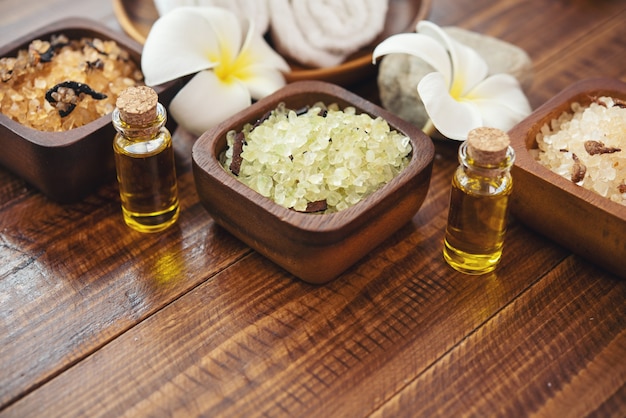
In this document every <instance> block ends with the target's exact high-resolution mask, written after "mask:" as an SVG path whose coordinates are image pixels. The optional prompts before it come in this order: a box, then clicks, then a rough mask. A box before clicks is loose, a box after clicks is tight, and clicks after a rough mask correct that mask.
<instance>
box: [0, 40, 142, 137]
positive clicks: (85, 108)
mask: <svg viewBox="0 0 626 418" xmlns="http://www.w3.org/2000/svg"><path fill="white" fill-rule="evenodd" d="M142 80H143V75H142V73H141V71H140V70H139V69H138V67H137V66H136V64H135V63H134V62H133V61H132V60H131V59H130V58H129V54H128V52H127V51H126V50H124V49H123V48H121V47H120V46H119V45H118V44H117V43H116V42H115V41H110V40H102V39H98V38H82V39H68V38H67V37H66V36H65V35H63V34H58V35H55V36H52V37H51V38H50V39H49V40H41V39H37V40H34V41H32V42H31V43H30V44H29V46H28V48H27V49H22V50H19V51H18V53H17V55H16V56H15V57H2V58H0V111H1V112H2V113H4V114H5V115H7V116H8V117H9V118H11V119H13V120H15V121H16V122H18V123H20V124H22V125H24V126H27V127H29V128H33V129H36V130H40V131H49V132H54V131H67V130H70V129H73V128H77V127H79V126H83V125H86V124H87V123H89V122H91V121H93V120H96V119H98V118H99V117H101V116H104V115H106V114H109V113H111V112H112V111H113V109H114V108H115V100H116V99H117V97H118V96H119V94H120V93H121V92H122V91H123V90H124V89H126V88H128V87H131V86H136V85H141V84H143V81H142Z"/></svg>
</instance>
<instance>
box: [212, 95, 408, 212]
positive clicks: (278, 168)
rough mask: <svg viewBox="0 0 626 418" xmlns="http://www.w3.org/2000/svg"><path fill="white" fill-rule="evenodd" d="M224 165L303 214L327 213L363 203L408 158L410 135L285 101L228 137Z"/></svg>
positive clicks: (375, 121) (350, 114)
mask: <svg viewBox="0 0 626 418" xmlns="http://www.w3.org/2000/svg"><path fill="white" fill-rule="evenodd" d="M227 144H228V149H227V150H226V153H225V158H224V159H223V161H222V164H223V166H224V168H225V169H227V170H228V171H229V172H231V173H232V174H233V175H235V176H236V177H237V178H238V179H239V180H240V181H241V182H243V183H244V184H246V185H247V186H249V187H250V188H252V189H253V190H255V191H257V192H258V193H259V194H261V195H263V196H265V197H269V198H270V199H272V200H273V201H274V202H276V203H277V204H279V205H281V206H283V207H286V208H289V209H294V210H296V211H299V212H315V213H330V212H337V211H340V210H343V209H346V208H348V207H350V206H353V205H355V204H356V203H358V202H360V201H361V200H363V199H364V198H365V197H367V196H368V195H370V194H371V193H373V192H374V191H376V190H377V189H378V188H380V187H381V186H382V185H384V184H386V183H387V182H389V181H390V180H391V179H393V178H394V177H395V176H396V175H397V174H398V173H400V172H401V171H402V170H403V169H404V168H405V167H406V166H407V164H408V162H409V160H410V153H411V144H410V140H409V138H408V137H407V136H405V135H402V134H401V133H399V132H397V131H394V130H392V129H390V127H389V124H388V123H387V122H386V121H385V120H384V119H382V118H372V117H371V116H369V115H368V114H364V113H362V114H357V112H356V109H355V108H353V107H346V108H345V109H343V110H342V109H340V108H339V107H338V106H337V105H336V104H331V105H329V106H328V107H327V106H326V105H324V104H322V103H317V104H315V105H313V106H311V107H307V108H304V109H301V110H292V109H288V108H286V107H285V106H284V105H283V104H281V105H279V106H278V108H277V109H275V110H274V111H272V112H271V113H270V114H268V115H266V117H264V118H262V120H260V121H258V122H257V123H255V124H247V125H246V126H245V127H244V128H243V131H241V132H235V131H231V132H229V133H228V135H227Z"/></svg>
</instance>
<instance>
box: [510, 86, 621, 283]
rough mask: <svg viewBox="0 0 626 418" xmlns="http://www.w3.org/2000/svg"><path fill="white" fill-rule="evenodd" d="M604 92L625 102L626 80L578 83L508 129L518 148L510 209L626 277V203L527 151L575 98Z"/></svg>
mask: <svg viewBox="0 0 626 418" xmlns="http://www.w3.org/2000/svg"><path fill="white" fill-rule="evenodd" d="M600 96H611V97H615V98H619V99H622V100H626V83H623V82H621V81H619V80H613V79H590V80H583V81H580V82H578V83H575V84H573V85H571V86H570V87H568V88H566V89H564V90H563V91H562V92H560V93H559V94H557V95H556V96H554V97H553V98H552V99H550V100H548V101H547V102H546V103H545V104H543V105H542V106H540V107H539V108H537V109H536V110H535V111H534V112H533V113H532V114H531V115H530V116H529V117H527V118H526V119H524V120H523V121H522V122H520V123H519V124H518V125H517V126H515V127H514V128H513V129H512V130H511V131H510V132H509V134H510V136H511V142H512V145H513V148H514V149H515V152H516V161H515V165H514V167H513V169H512V174H513V181H514V185H513V195H512V197H511V212H512V213H513V214H514V215H515V216H516V217H517V218H519V219H520V220H521V221H522V222H523V223H525V224H527V225H528V226H530V227H532V228H533V229H535V230H536V231H538V232H539V233H541V234H544V235H545V236H547V237H549V238H551V239H552V240H554V241H556V242H557V243H559V244H560V245H562V246H563V247H565V248H567V249H569V250H570V251H572V252H574V253H576V254H578V255H580V256H582V257H584V258H586V259H588V260H590V261H591V262H593V263H595V264H597V265H599V266H601V267H604V268H605V269H606V270H608V271H611V272H613V273H614V274H616V275H618V276H619V277H621V278H626V261H625V260H626V206H624V205H621V204H619V203H616V202H613V201H611V200H609V199H608V198H605V197H602V196H600V195H598V194H596V193H595V192H593V191H590V190H587V189H585V188H583V187H581V186H578V185H576V184H575V183H572V182H571V181H570V180H568V179H566V178H563V177H561V176H560V175H558V174H556V173H553V172H552V171H551V170H550V169H548V168H546V167H544V166H543V165H541V164H540V163H539V162H537V161H536V160H535V159H534V158H533V156H532V155H531V154H530V153H529V152H528V150H530V149H533V148H537V141H536V136H537V133H538V132H539V131H540V130H541V127H542V126H543V125H544V124H546V123H549V122H550V121H551V120H552V119H556V118H558V117H559V115H561V114H562V113H563V112H564V111H566V112H569V113H572V110H571V104H572V103H573V102H579V103H581V104H582V105H588V104H589V103H590V102H591V100H592V98H593V97H600ZM622 152H626V149H624V150H623V151H622Z"/></svg>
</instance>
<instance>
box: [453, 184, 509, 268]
mask: <svg viewBox="0 0 626 418" xmlns="http://www.w3.org/2000/svg"><path fill="white" fill-rule="evenodd" d="M511 185H512V183H511V182H510V181H509V182H507V183H506V184H505V185H503V186H504V187H499V189H500V190H499V193H497V194H486V195H485V194H481V193H480V189H479V190H475V191H472V186H476V184H474V185H472V184H467V183H466V184H460V182H459V179H458V178H457V177H456V176H455V178H454V179H453V182H452V190H451V192H450V212H449V216H448V226H447V227H446V234H445V238H444V250H443V255H444V258H445V260H446V262H447V263H448V264H449V265H450V266H452V267H453V268H454V269H456V270H459V271H462V272H464V273H468V274H484V273H488V272H490V271H493V270H494V269H495V268H496V265H497V264H498V263H499V261H500V258H501V255H502V247H503V244H504V236H505V233H506V214H507V204H508V198H509V194H510V189H511Z"/></svg>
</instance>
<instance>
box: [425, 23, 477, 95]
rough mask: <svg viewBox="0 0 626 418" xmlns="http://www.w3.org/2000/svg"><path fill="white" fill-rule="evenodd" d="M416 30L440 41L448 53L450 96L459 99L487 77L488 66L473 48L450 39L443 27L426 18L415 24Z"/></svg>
mask: <svg viewBox="0 0 626 418" xmlns="http://www.w3.org/2000/svg"><path fill="white" fill-rule="evenodd" d="M417 30H418V31H419V32H420V33H422V34H424V35H425V36H429V37H431V38H432V39H434V40H436V41H438V42H440V43H441V44H442V45H444V46H445V48H446V49H447V50H448V52H449V53H450V60H451V62H452V84H451V85H450V94H452V97H454V98H456V99H460V98H461V97H463V96H464V95H465V94H467V92H468V91H470V90H471V89H472V88H473V87H474V86H475V85H476V84H478V83H479V82H481V81H482V80H483V79H484V78H485V77H487V74H488V72H489V67H488V65H487V63H486V62H485V60H484V59H483V58H482V57H481V56H480V55H479V54H478V53H477V52H476V51H475V50H474V49H472V48H469V47H467V46H465V45H463V44H462V43H460V42H458V41H456V40H454V39H452V38H451V37H450V36H449V35H448V34H447V33H446V32H445V31H444V30H443V29H441V28H440V27H439V26H437V25H436V24H434V23H432V22H429V21H427V20H422V21H420V22H419V23H418V24H417Z"/></svg>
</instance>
